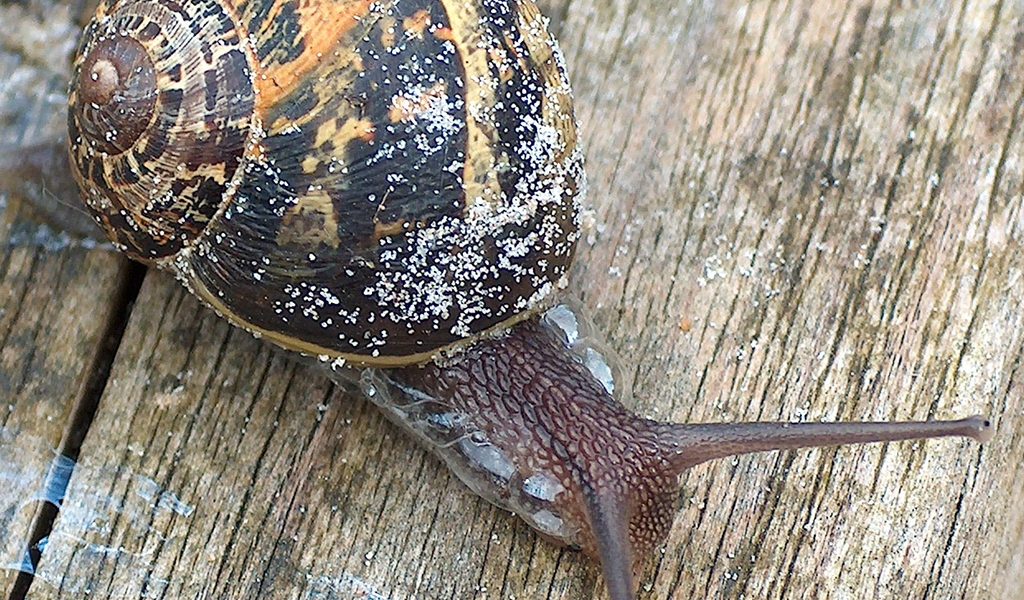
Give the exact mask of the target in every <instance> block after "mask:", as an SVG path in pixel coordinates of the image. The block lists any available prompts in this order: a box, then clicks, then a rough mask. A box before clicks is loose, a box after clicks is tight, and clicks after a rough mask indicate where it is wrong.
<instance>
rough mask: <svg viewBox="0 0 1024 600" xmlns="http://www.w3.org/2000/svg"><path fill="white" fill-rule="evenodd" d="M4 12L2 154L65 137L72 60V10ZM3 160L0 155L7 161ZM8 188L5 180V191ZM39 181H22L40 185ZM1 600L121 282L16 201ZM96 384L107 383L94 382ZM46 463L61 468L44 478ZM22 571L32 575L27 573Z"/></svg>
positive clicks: (4, 411)
mask: <svg viewBox="0 0 1024 600" xmlns="http://www.w3.org/2000/svg"><path fill="white" fill-rule="evenodd" d="M52 10H53V12H52V14H50V16H52V17H55V18H54V19H53V20H52V21H47V22H44V21H43V16H44V15H46V13H45V12H43V11H41V10H40V7H32V8H29V7H24V6H17V5H0V23H2V25H0V30H2V31H0V147H3V148H6V149H8V150H9V149H10V148H12V147H14V146H16V145H18V144H22V143H31V141H32V140H37V139H47V138H53V137H54V136H57V135H60V132H61V131H62V130H63V127H64V118H63V115H62V105H63V100H62V98H63V96H64V89H65V87H66V86H67V83H66V81H65V80H66V78H67V75H66V72H67V69H66V65H65V64H64V62H62V60H61V59H65V60H66V56H67V53H68V52H70V51H71V49H72V45H73V43H74V36H75V35H76V30H77V26H76V25H75V24H74V23H73V22H72V20H71V19H70V17H69V15H70V14H71V13H72V12H73V11H75V10H76V9H75V8H73V7H71V6H69V5H64V6H58V7H55V8H53V9H52ZM8 158H9V156H3V157H0V161H6V160H7V159H8ZM8 183H9V182H4V186H5V187H6V186H7V184H8ZM39 183H40V182H31V181H30V182H26V186H29V187H31V186H35V187H38V186H39ZM0 213H2V218H0V248H2V251H0V567H3V568H2V569H0V595H2V596H3V597H5V598H6V597H8V596H9V595H10V592H11V590H12V589H14V588H15V587H23V586H24V584H25V583H26V582H25V581H24V577H23V578H22V580H23V581H22V582H21V584H19V585H18V586H16V582H17V580H18V576H19V573H20V572H21V571H22V570H30V569H25V568H24V567H23V568H21V569H19V568H12V567H18V566H19V565H21V563H22V561H23V560H24V558H25V557H26V551H27V550H28V545H29V543H30V541H31V540H32V535H33V529H34V528H36V527H37V523H38V522H40V521H41V520H46V519H52V512H49V513H48V511H52V508H53V506H52V504H48V503H47V502H46V501H44V499H45V498H47V497H49V498H51V499H55V498H53V496H52V493H51V494H47V493H46V492H45V489H46V482H47V477H48V476H51V481H53V480H59V479H61V478H62V477H65V478H66V474H67V472H66V470H62V467H65V466H67V464H68V463H66V462H59V463H53V461H54V458H55V454H56V452H57V451H68V452H70V453H72V454H73V449H68V448H67V446H68V445H75V444H76V443H77V442H78V441H80V440H78V439H77V433H78V432H79V431H80V430H81V428H80V427H75V426H74V424H75V423H76V421H80V420H81V419H82V418H83V416H86V414H87V413H88V412H89V407H90V406H91V405H92V404H95V397H96V390H94V389H92V387H94V384H95V383H96V379H97V378H96V376H95V375H97V374H98V375H100V376H102V372H103V370H104V365H103V364H102V360H98V357H101V356H102V355H103V352H102V347H103V344H104V338H105V335H106V332H107V330H108V329H109V327H110V324H111V323H112V322H113V321H114V320H116V312H117V306H116V303H115V302H111V299H112V298H116V297H117V296H118V293H119V286H120V285H121V280H122V277H121V276H120V273H121V272H122V271H123V268H124V266H125V265H126V264H127V263H126V262H125V261H124V260H123V259H120V258H119V257H117V256H114V255H113V254H112V253H110V252H106V251H100V250H92V251H89V250H85V249H83V248H81V247H73V246H72V245H69V244H68V242H67V240H64V239H62V238H61V237H60V236H58V235H55V234H54V233H53V232H47V231H46V230H43V229H41V228H40V227H39V226H38V225H36V224H35V221H34V219H33V217H32V215H31V214H30V213H31V210H30V209H29V208H28V207H26V206H25V205H23V204H21V203H20V202H19V201H18V200H17V199H16V198H7V197H3V198H0ZM100 383H102V381H100ZM51 465H53V466H55V467H56V468H57V470H56V472H54V473H52V474H51V473H50V467H51ZM26 566H27V565H26Z"/></svg>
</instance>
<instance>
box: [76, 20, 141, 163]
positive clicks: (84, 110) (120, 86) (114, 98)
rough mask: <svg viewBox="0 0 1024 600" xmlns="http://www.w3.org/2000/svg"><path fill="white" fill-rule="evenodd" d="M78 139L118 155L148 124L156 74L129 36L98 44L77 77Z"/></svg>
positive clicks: (130, 144)
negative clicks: (79, 137)
mask: <svg viewBox="0 0 1024 600" xmlns="http://www.w3.org/2000/svg"><path fill="white" fill-rule="evenodd" d="M76 84H77V85H78V89H79V93H80V94H81V96H82V102H81V103H80V105H79V106H80V110H81V116H80V118H79V122H80V124H81V127H82V134H83V135H85V136H87V137H89V138H90V139H92V140H95V145H96V148H98V149H99V150H100V151H102V152H106V153H107V154H120V153H122V152H124V151H125V150H127V149H128V148H130V147H131V146H132V144H134V143H135V141H136V140H137V139H139V136H141V135H142V132H144V131H145V130H146V128H148V127H149V124H150V122H151V121H152V120H153V107H154V106H155V105H156V70H155V68H154V67H153V61H152V60H150V58H149V54H148V53H147V52H146V49H145V48H144V47H143V46H142V44H140V43H139V42H137V41H135V40H134V39H132V38H130V37H125V36H117V37H114V38H108V39H105V40H102V41H100V42H99V43H97V44H96V45H95V47H93V49H92V52H90V53H89V56H87V57H86V58H85V61H84V62H83V63H82V68H81V70H80V71H79V72H78V81H77V82H76Z"/></svg>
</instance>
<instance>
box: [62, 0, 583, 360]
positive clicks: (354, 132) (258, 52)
mask: <svg viewBox="0 0 1024 600" xmlns="http://www.w3.org/2000/svg"><path fill="white" fill-rule="evenodd" d="M69 129H70V132H71V140H72V149H71V154H72V162H73V163H74V164H75V165H76V171H77V172H76V176H77V178H78V179H79V181H80V184H81V185H82V187H83V189H84V190H85V195H86V198H87V204H88V206H89V207H90V209H91V210H92V212H93V213H94V214H95V215H96V217H97V219H98V221H99V222H100V223H101V225H103V226H104V227H105V229H106V230H107V231H108V232H109V233H110V235H111V237H112V239H114V240H115V243H117V244H118V245H119V246H120V247H121V248H122V249H124V250H126V251H127V252H129V253H130V254H132V255H133V256H135V257H136V258H140V259H143V260H148V261H150V262H152V263H154V264H156V265H158V266H161V267H163V268H167V269H170V270H172V271H173V272H174V273H175V274H176V275H177V277H178V278H179V279H180V280H181V281H182V282H183V283H184V284H185V285H186V286H188V287H189V288H190V289H191V290H192V291H193V292H194V293H196V294H197V295H198V296H199V297H200V298H202V299H203V300H204V301H205V302H206V303H208V304H209V305H211V306H213V307H214V308H215V309H217V310H218V311H219V312H221V313H222V314H224V315H225V316H227V317H228V318H229V319H231V320H232V321H234V322H235V323H236V324H238V325H241V326H243V327H246V328H247V329H249V330H250V331H253V332H254V333H257V334H261V335H263V336H265V337H268V338H269V339H271V340H273V341H275V342H277V343H278V344H280V345H282V346H285V347H287V348H290V349H293V350H299V351H303V352H306V353H309V354H317V355H321V356H328V357H339V358H344V359H347V360H351V361H354V362H355V363H357V364H367V365H380V366H395V365H402V364H410V363H414V362H420V361H424V360H427V359H429V358H430V357H431V356H434V355H436V354H437V352H439V351H441V350H444V349H448V348H452V347H456V346H458V345H459V344H462V343H465V342H467V341H468V340H472V339H475V338H476V337H479V335H481V334H483V333H486V332H488V331H493V330H499V329H503V328H504V327H507V326H508V325H510V324H511V323H513V322H515V321H517V320H519V319H522V318H525V317H527V316H529V315H532V314H536V312H537V311H538V310H539V309H541V308H543V307H545V306H547V305H549V304H550V298H551V297H552V296H553V294H554V292H555V291H556V290H557V288H558V287H559V286H560V285H561V284H562V283H563V281H564V278H565V274H566V270H567V268H568V265H569V263H570V261H571V259H572V256H573V252H574V248H575V243H576V241H577V239H578V237H579V212H580V206H579V203H580V201H581V198H582V195H583V193H584V190H585V181H584V174H583V168H582V155H581V152H580V151H579V149H578V148H577V144H576V124H575V118H574V115H573V109H572V102H571V96H570V89H569V84H568V80H567V78H566V74H565V64H564V60H563V58H562V56H561V53H560V52H559V50H558V48H557V45H556V43H555V42H554V40H553V39H552V38H551V37H550V35H549V34H548V33H547V29H546V23H545V20H544V19H543V17H541V16H540V15H539V13H538V11H537V9H536V7H535V6H534V5H533V4H532V3H531V2H529V1H528V0H470V1H466V0H390V1H384V2H370V1H368V0H302V1H300V2H295V1H294V0H251V1H237V0H236V1H234V2H232V1H230V0H220V1H215V0H113V1H112V2H109V3H106V4H104V5H103V6H101V8H100V10H99V13H98V16H97V18H96V20H95V21H94V22H93V23H92V25H91V26H90V27H89V29H88V30H87V31H86V34H85V38H84V40H83V42H82V46H81V50H80V53H79V58H78V60H77V61H76V65H75V75H74V78H73V80H72V92H71V104H70V113H69Z"/></svg>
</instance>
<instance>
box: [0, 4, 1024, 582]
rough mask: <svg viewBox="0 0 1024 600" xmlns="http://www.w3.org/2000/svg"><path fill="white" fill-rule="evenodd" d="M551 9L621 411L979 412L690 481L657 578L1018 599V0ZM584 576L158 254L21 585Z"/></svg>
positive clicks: (853, 415)
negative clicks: (590, 214)
mask: <svg viewBox="0 0 1024 600" xmlns="http://www.w3.org/2000/svg"><path fill="white" fill-rule="evenodd" d="M544 8H545V10H546V11H547V12H548V14H552V15H554V16H555V22H556V24H557V26H558V28H559V34H560V38H561V41H562V46H563V49H564V50H565V51H566V54H567V56H568V60H569V64H570V69H571V72H572V76H573V81H574V84H575V87H576V90H577V97H578V108H579V116H580V120H581V122H582V131H583V135H584V139H585V141H586V146H587V159H588V172H589V174H590V190H591V195H590V198H591V203H592V205H593V207H594V211H595V221H596V223H597V225H596V226H595V227H594V228H593V229H592V230H591V231H590V232H589V234H588V236H587V243H585V244H584V245H583V247H582V248H581V251H580V256H579V260H578V266H577V269H576V273H575V277H576V281H577V282H579V283H578V285H577V288H578V290H577V293H578V295H579V296H580V297H581V301H582V302H583V303H584V304H585V305H587V306H588V307H589V308H590V309H591V312H592V313H593V318H594V320H595V322H596V324H597V328H598V329H599V330H602V331H604V332H605V333H606V336H607V344H608V346H609V347H610V348H612V349H614V350H615V351H616V353H617V354H618V355H619V358H620V360H619V362H620V364H621V365H622V366H621V378H622V380H623V381H624V383H625V384H626V385H627V387H630V388H631V389H632V394H631V395H630V396H629V397H628V398H627V399H626V401H627V403H629V404H631V405H632V406H634V407H635V408H636V409H637V410H638V411H639V412H641V413H643V414H645V415H649V416H655V417H658V418H662V419H672V420H679V421H719V420H722V421H725V420H741V419H742V420H753V419H814V420H817V419H828V420H832V419H866V418H877V419H909V418H928V417H952V416H957V415H967V414H974V413H984V414H989V415H991V416H992V417H993V418H994V420H995V423H996V427H997V430H998V434H997V437H996V439H995V440H994V441H993V442H992V443H990V444H988V445H986V446H984V447H979V446H978V445H976V444H973V443H968V442H958V441H948V440H946V441H934V442H928V443H923V444H911V443H906V444H887V445H877V446H864V447H851V448H843V449H839V450H824V451H808V452H793V453H776V454H767V455H761V456H751V457H744V458H740V459H736V460H733V461H721V462H719V463H715V464H710V465H704V466H701V467H698V468H697V469H694V470H693V471H692V472H691V473H690V474H688V475H687V476H686V477H685V478H684V480H683V482H682V494H681V500H680V510H679V513H678V516H677V519H676V523H675V526H674V529H673V532H672V535H671V537H670V539H669V540H668V542H667V543H666V544H665V545H664V547H663V548H662V550H661V551H660V552H659V553H658V555H657V556H655V557H653V558H652V559H651V560H650V561H648V562H647V564H646V565H645V570H644V574H643V581H642V586H643V592H642V594H641V595H642V597H645V598H691V597H692V598H705V597H706V598H802V597H812V598H834V599H839V598H863V597H870V598H904V597H916V598H952V597H962V598H972V599H975V598H976V599H981V598H1015V597H1024V596H1021V595H1020V592H1019V591H1018V587H1017V584H1018V583H1019V581H1020V580H1021V578H1022V577H1024V558H1022V557H1024V507H1022V505H1021V503H1020V501H1019V495H1020V483H1019V482H1020V481H1021V478H1022V477H1024V472H1022V471H1024V459H1022V458H1021V457H1022V456H1024V436H1022V433H1021V429H1020V427H1019V426H1018V425H1017V423H1016V421H1017V420H1018V419H1019V418H1020V416H1021V415H1022V414H1024V402H1022V396H1024V394H1022V392H1024V380H1022V378H1024V374H1022V369H1021V364H1022V356H1024V354H1022V349H1024V336H1022V332H1024V322H1022V321H1024V314H1022V311H1021V310H1020V308H1019V307H1020V306H1021V303H1022V300H1024V285H1022V270H1024V254H1022V252H1021V250H1022V246H1021V241H1022V236H1024V215H1022V210H1021V206H1022V199H1024V165H1022V162H1021V160H1022V159H1021V150H1022V145H1024V144H1022V136H1024V129H1022V127H1021V126H1020V122H1021V110H1022V102H1024V100H1022V98H1024V62H1022V61H1024V59H1022V50H1024V8H1022V7H1021V5H1019V3H1014V2H1005V1H1004V2H971V1H967V2H961V3H949V2H922V3H912V4H909V5H903V4H899V3H893V4H887V3H881V2H859V3H844V2H828V1H818V2H815V1H811V0H808V1H806V2H798V1H792V2H751V3H741V2H711V1H708V2H703V3H701V2H688V3H681V2H673V1H669V0H621V1H611V0H563V1H552V2H548V3H546V5H545V6H544ZM12 256H13V255H12ZM7 260H9V261H10V260H11V259H7ZM5 281H6V280H5ZM5 285H6V283H5ZM26 285H28V284H26ZM33 285H34V286H41V285H43V282H37V283H35V284H33ZM93 286H95V287H93V288H92V290H93V292H92V294H93V295H92V298H94V299H99V298H103V297H104V294H109V293H110V292H109V290H105V288H103V287H102V286H100V285H99V284H97V283H96V282H93ZM29 287H32V286H29ZM5 293H6V287H5ZM37 293H39V292H37ZM30 308H34V306H30ZM26 314H27V312H26ZM37 318H38V317H37ZM53 345H54V346H56V345H57V344H53ZM5 352H6V350H5ZM47 352H57V349H56V348H54V349H53V350H52V351H51V350H47ZM54 356H56V357H59V355H54ZM52 360H56V359H52ZM69 364H70V365H72V366H73V365H74V364H75V363H74V361H69ZM4 368H5V369H8V367H6V366H5V367H4ZM6 372H8V371H5V373H6ZM55 397H56V396H55ZM50 406H63V404H61V402H60V401H59V400H55V401H54V404H53V405H50ZM40 410H43V411H44V414H47V413H45V409H40ZM49 410H53V411H54V413H53V414H57V413H58V412H59V411H58V409H57V408H52V409H49ZM602 590H603V586H602V584H601V582H600V577H599V574H598V570H597V568H596V567H595V566H594V565H593V564H591V563H590V562H589V561H588V560H586V559H585V558H583V557H581V556H580V555H578V554H576V553H573V552H571V551H564V550H560V549H558V548H555V547H553V546H551V545H550V544H547V543H546V542H544V541H542V540H539V539H538V538H537V537H536V536H535V535H534V534H533V533H532V532H531V531H530V530H529V529H528V528H527V527H526V526H525V525H524V524H522V523H520V522H518V521H516V520H514V519H512V518H511V517H510V516H509V515H507V514H505V513H502V512H501V511H498V510H496V509H494V508H492V507H490V506H488V505H487V504H485V503H484V502H483V501H481V500H479V499H476V498H474V497H472V496H471V495H469V494H468V493H467V492H465V491H464V490H463V489H461V487H460V485H459V484H458V483H457V482H456V481H455V480H454V479H453V478H452V477H451V476H449V475H448V474H447V473H446V472H445V470H444V469H443V468H442V467H441V466H440V465H439V464H438V463H437V461H435V460H434V459H432V458H431V457H430V456H429V455H427V454H426V453H425V452H423V451H421V450H420V449H419V448H417V447H416V446H415V445H414V444H412V443H411V442H410V441H409V440H408V439H406V438H405V437H403V436H402V434H401V433H400V432H399V431H398V430H396V429H395V428H394V427H392V426H391V425H389V424H388V423H386V422H385V421H384V420H383V419H382V418H381V417H380V415H378V414H377V413H375V412H374V411H373V410H372V409H371V408H370V407H369V406H368V405H367V403H365V402H364V401H362V400H361V399H359V398H358V396H357V395H355V394H352V393H348V392H345V391H341V390H336V389H335V388H333V387H332V386H330V385H329V384H328V382H327V381H326V379H324V378H323V377H322V376H321V375H320V374H319V373H318V372H317V370H316V369H314V368H310V367H308V366H304V365H301V364H298V363H296V362H294V361H293V360H292V359H291V358H290V357H288V356H287V355H286V354H285V353H283V352H281V351H278V350H276V349H273V348H270V347H269V346H267V345H265V344H263V343H261V342H259V341H256V340H253V339H251V338H249V337H248V336H247V335H245V334H243V333H241V332H239V331H236V330H232V329H231V328H230V327H229V326H227V325H226V324H224V323H223V322H221V321H220V320H219V319H217V318H216V317H215V316H214V315H213V314H212V313H209V312H208V311H205V310H203V309H201V308H200V307H199V306H198V304H197V303H196V302H195V301H194V300H192V299H191V298H189V297H188V296H187V295H186V294H185V293H184V292H183V291H182V290H180V289H178V288H177V286H176V285H175V284H174V283H173V282H172V281H170V279H169V278H167V277H165V276H163V275H161V274H158V273H150V274H148V275H147V277H146V281H145V283H144V285H143V288H142V290H141V292H140V294H139V298H138V301H137V302H136V304H135V308H134V310H133V311H132V313H131V317H130V321H129V323H128V326H127V330H126V332H125V335H124V338H123V340H122V341H121V345H120V347H119V348H118V351H117V357H116V360H115V362H114V365H113V368H112V372H111V375H110V378H109V380H108V381H107V385H106V389H105V390H104V392H103V396H102V398H101V399H100V402H99V406H98V409H97V411H96V414H95V418H94V420H93V422H92V425H91V427H90V428H89V430H88V434H87V437H86V440H85V442H84V445H83V446H82V449H81V458H80V461H79V463H78V467H77V468H76V470H75V472H74V475H73V478H72V481H71V485H70V488H69V490H68V497H67V500H66V501H65V503H64V505H63V507H62V511H61V514H60V515H59V516H58V519H57V521H56V523H55V525H54V529H53V531H52V532H51V535H50V543H49V545H48V546H47V548H46V552H45V553H44V556H43V560H42V563H41V565H40V567H39V571H38V574H37V577H36V580H35V581H34V582H33V585H32V587H31V588H30V589H29V593H28V597H30V598H58V597H59V598H80V597H82V596H83V595H85V594H86V593H87V594H88V597H90V598H138V597H147V598H218V599H219V598H275V599H276V598H301V599H317V600H321V599H327V598H352V597H369V598H552V599H554V598H591V597H594V596H595V594H597V595H600V594H603V591H602Z"/></svg>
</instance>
